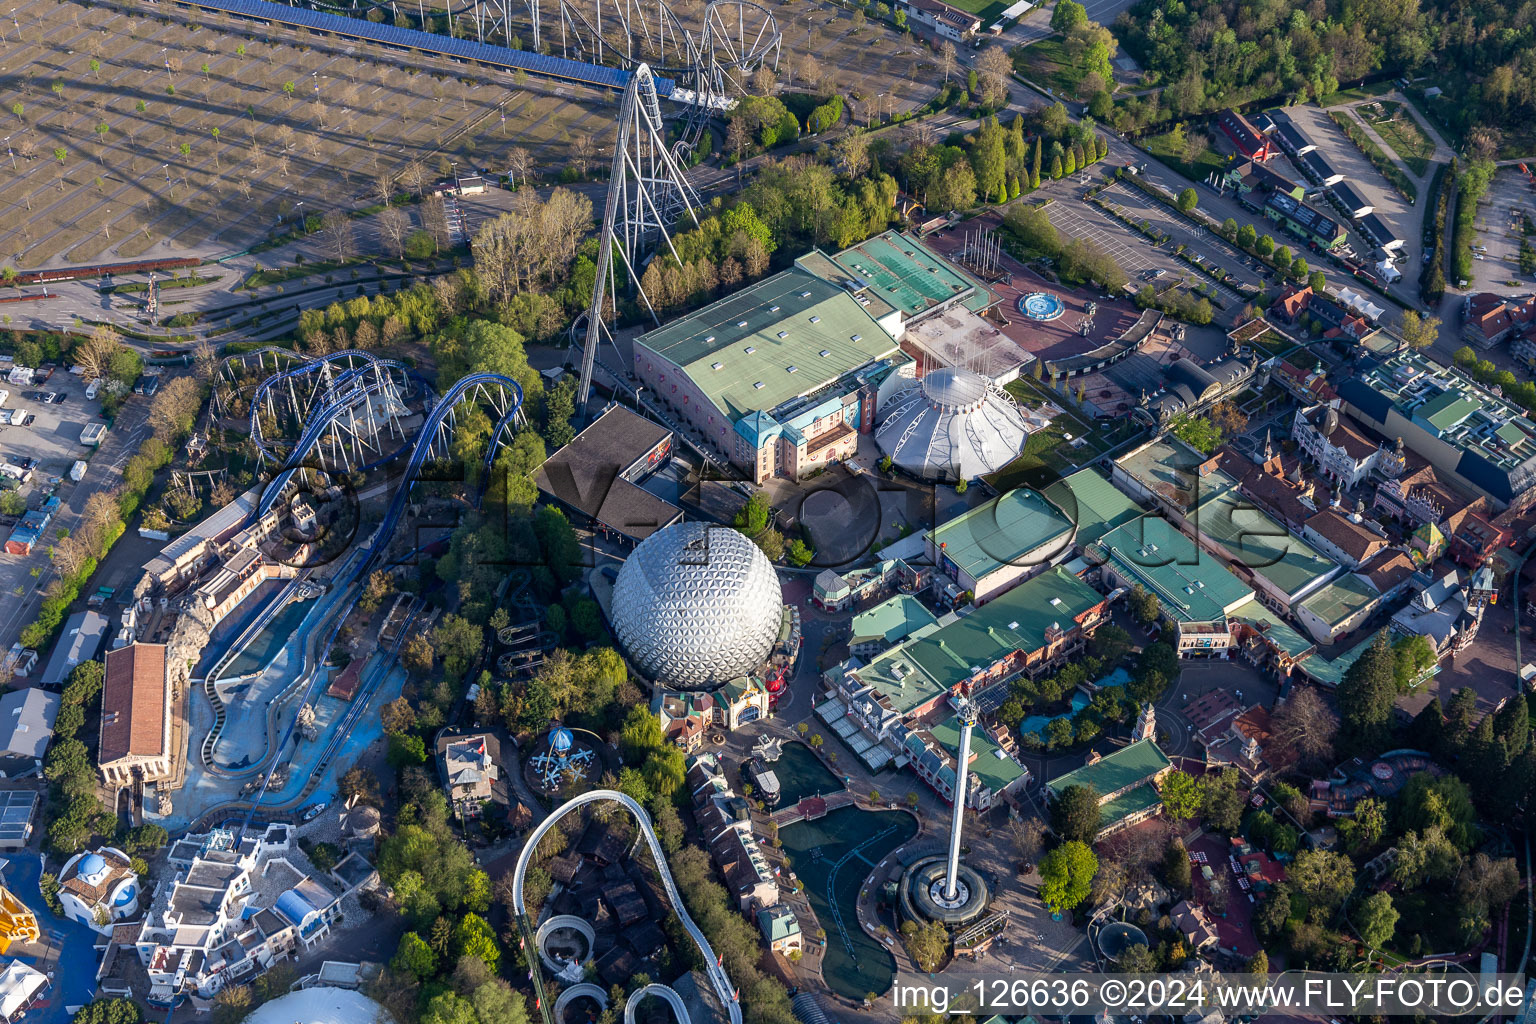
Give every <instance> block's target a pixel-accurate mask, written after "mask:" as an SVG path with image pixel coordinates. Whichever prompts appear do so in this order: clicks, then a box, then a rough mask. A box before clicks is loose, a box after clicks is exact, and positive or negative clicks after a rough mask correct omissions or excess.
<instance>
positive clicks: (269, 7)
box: [175, 0, 676, 99]
mask: <svg viewBox="0 0 1536 1024" xmlns="http://www.w3.org/2000/svg"><path fill="white" fill-rule="evenodd" d="M175 2H176V3H177V5H178V6H181V7H187V8H191V9H192V10H197V11H208V12H211V13H218V14H231V15H234V16H236V17H239V18H248V19H252V20H255V21H263V22H270V23H274V24H278V25H284V26H287V27H289V28H304V29H309V30H310V31H313V32H325V33H328V34H330V35H334V36H340V37H343V38H346V39H349V40H353V41H356V42H363V43H370V44H374V45H377V46H387V47H390V48H391V49H396V50H403V51H408V50H419V51H421V52H422V53H430V54H434V55H436V56H439V57H448V58H451V59H454V60H471V61H475V62H476V63H479V64H485V65H489V66H490V67H494V68H501V69H503V70H505V71H508V72H514V71H519V70H521V71H526V72H528V73H529V74H532V75H543V76H545V77H547V78H556V79H559V80H561V81H566V82H578V83H580V84H582V85H592V86H597V87H599V88H603V89H616V90H622V89H623V88H624V87H625V86H627V85H628V84H629V80H630V77H631V73H630V72H629V71H625V70H623V69H621V68H609V67H603V66H602V65H600V64H588V63H586V62H585V61H579V60H570V59H568V58H565V57H549V56H545V55H544V54H540V53H531V52H529V51H526V50H513V49H509V48H507V47H505V46H495V45H493V44H491V43H480V42H475V41H473V40H469V39H454V38H453V37H451V36H441V35H437V34H436V33H433V32H422V31H420V30H419V29H412V28H396V27H395V26H393V25H386V24H382V23H375V22H372V21H367V20H365V19H362V18H349V17H345V16H343V15H339V14H327V13H325V12H323V11H311V10H306V9H304V8H302V7H289V6H288V5H287V4H280V3H270V2H268V0H175ZM675 88H676V83H675V82H674V81H673V80H671V79H669V78H658V79H656V93H657V95H659V96H661V97H662V98H663V99H665V98H668V97H670V96H671V95H672V92H673V90H674V89H675Z"/></svg>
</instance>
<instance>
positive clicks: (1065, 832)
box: [1051, 719, 1100, 843]
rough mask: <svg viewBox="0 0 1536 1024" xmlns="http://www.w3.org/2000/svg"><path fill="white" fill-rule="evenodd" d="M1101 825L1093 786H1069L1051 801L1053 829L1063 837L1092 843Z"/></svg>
mask: <svg viewBox="0 0 1536 1024" xmlns="http://www.w3.org/2000/svg"><path fill="white" fill-rule="evenodd" d="M1058 721H1059V719H1058ZM1099 825H1100V811H1099V794H1098V793H1097V792H1095V791H1094V789H1093V787H1092V786H1080V785H1079V786H1068V787H1067V788H1066V789H1064V790H1062V791H1061V794H1060V795H1059V796H1057V797H1056V799H1054V800H1052V801H1051V829H1052V830H1053V831H1054V832H1055V833H1056V834H1057V835H1058V836H1060V837H1061V838H1062V839H1064V840H1067V841H1068V842H1072V841H1076V842H1081V843H1092V842H1093V841H1094V839H1095V838H1096V837H1097V836H1098V834H1099Z"/></svg>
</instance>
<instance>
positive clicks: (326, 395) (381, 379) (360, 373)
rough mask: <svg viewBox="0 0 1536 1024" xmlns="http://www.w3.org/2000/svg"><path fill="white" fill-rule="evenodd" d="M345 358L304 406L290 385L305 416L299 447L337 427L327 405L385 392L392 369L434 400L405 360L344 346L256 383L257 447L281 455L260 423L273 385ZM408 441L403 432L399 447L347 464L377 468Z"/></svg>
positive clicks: (341, 405) (341, 406)
mask: <svg viewBox="0 0 1536 1024" xmlns="http://www.w3.org/2000/svg"><path fill="white" fill-rule="evenodd" d="M280 351H281V350H280ZM354 360H361V361H362V365H361V366H353V365H352V363H353V361H354ZM341 362H345V363H346V364H347V365H346V366H345V367H343V368H341V369H340V370H339V371H338V372H337V374H336V376H335V377H334V378H333V379H331V380H329V381H327V382H326V385H325V387H324V388H321V389H319V391H318V392H317V393H316V395H315V396H314V398H313V399H312V400H311V401H310V402H309V403H308V404H307V406H306V407H305V408H303V409H302V410H301V409H299V408H298V406H299V405H300V404H302V403H299V402H298V401H297V398H296V396H292V392H291V391H290V395H291V405H292V411H293V412H295V413H297V414H300V415H301V416H302V418H303V419H304V422H305V429H304V432H303V434H302V435H301V436H300V438H299V442H298V445H297V447H296V449H295V450H296V451H298V452H301V453H307V452H309V451H310V450H312V449H313V448H314V446H315V444H316V443H318V441H319V439H320V437H321V436H323V435H324V433H325V432H326V431H328V430H332V429H334V428H335V427H336V416H330V417H327V416H325V415H324V413H325V411H326V410H328V409H332V408H335V409H336V410H338V412H337V414H336V415H340V412H342V411H345V410H346V409H348V408H351V407H354V406H356V405H358V404H359V403H361V402H363V401H364V400H366V399H368V398H370V397H372V396H375V395H380V394H384V393H386V392H387V391H388V390H389V386H390V372H391V371H394V372H396V373H398V374H400V375H401V376H402V377H403V378H404V379H405V380H406V381H407V382H408V383H409V384H411V385H413V386H415V387H418V388H420V389H421V391H422V394H423V395H425V396H426V400H427V404H428V405H431V404H432V400H433V397H434V396H433V392H432V388H431V386H430V385H429V384H428V383H427V382H426V380H425V378H423V377H422V376H421V375H420V374H418V373H416V371H415V370H413V369H411V368H410V367H409V366H407V365H406V364H404V363H402V362H399V361H397V360H394V359H379V358H378V357H376V356H374V355H373V354H372V353H370V352H365V351H362V350H360V349H344V350H342V351H340V352H332V353H330V354H329V355H325V356H321V357H319V358H316V359H310V360H306V361H305V362H302V363H299V364H298V365H296V366H291V367H289V368H288V369H286V370H279V371H277V372H276V373H273V374H272V375H271V376H269V377H267V378H265V379H263V380H262V382H261V383H260V384H258V385H257V386H256V391H255V392H254V393H253V394H252V396H251V409H250V434H251V439H252V440H253V441H254V442H255V443H256V447H257V449H258V451H259V452H260V453H261V456H262V457H263V458H264V459H274V460H276V459H279V458H280V457H279V455H278V453H277V452H275V451H273V449H272V447H271V444H270V442H269V439H267V438H266V437H264V436H263V434H262V429H261V418H260V416H261V411H262V409H263V408H264V407H266V408H269V409H270V405H271V397H272V393H273V391H274V390H277V389H279V388H281V387H282V386H283V385H285V384H286V385H289V386H290V388H291V386H292V384H293V383H294V382H295V381H299V380H303V379H304V378H307V377H312V376H314V375H315V374H317V373H323V372H326V371H327V369H328V368H329V367H331V366H332V364H335V363H341ZM408 444H409V442H408V441H407V440H406V439H405V438H404V437H403V436H402V443H401V445H400V446H399V447H398V448H395V449H394V450H392V451H388V452H384V453H382V454H380V455H379V456H378V457H376V458H374V459H371V460H367V461H360V462H359V464H357V465H355V466H354V465H348V466H345V467H343V468H345V469H346V470H347V471H348V472H367V471H369V470H373V469H377V468H379V467H380V466H382V465H384V464H385V463H388V462H393V461H394V460H395V459H398V458H399V457H400V456H402V455H404V454H405V452H406V449H407V447H408ZM288 462H289V465H286V466H285V467H284V468H285V469H289V470H291V469H292V468H294V467H295V466H296V465H297V463H295V462H294V461H293V456H292V455H291V454H290V456H289V459H288ZM326 468H329V467H326ZM282 482H283V483H286V482H287V477H284V478H283V479H282ZM262 512H263V513H265V512H266V509H265V508H263V509H262Z"/></svg>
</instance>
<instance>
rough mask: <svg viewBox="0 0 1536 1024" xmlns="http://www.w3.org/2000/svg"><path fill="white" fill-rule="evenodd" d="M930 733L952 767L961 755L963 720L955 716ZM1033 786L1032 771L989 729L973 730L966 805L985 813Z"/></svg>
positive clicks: (933, 728) (932, 729) (930, 730)
mask: <svg viewBox="0 0 1536 1024" xmlns="http://www.w3.org/2000/svg"><path fill="white" fill-rule="evenodd" d="M928 733H929V735H930V736H932V737H933V739H934V741H935V742H937V743H938V745H939V747H940V748H942V750H943V751H944V754H945V755H946V756H947V757H948V758H949V761H950V763H951V764H954V763H955V760H956V758H958V757H959V756H960V720H959V718H957V717H956V716H954V715H951V716H950V717H948V718H946V719H944V720H943V721H942V722H939V723H938V724H937V725H934V726H932V727H930V728H929V730H928ZM1027 785H1029V769H1028V768H1025V767H1024V766H1023V765H1022V764H1019V762H1017V761H1015V760H1014V759H1013V758H1012V757H1011V756H1009V754H1008V752H1007V751H1006V750H1004V749H1002V748H1001V747H999V746H998V745H997V743H996V742H994V741H993V739H992V737H991V736H989V735H988V734H987V731H986V730H985V729H982V728H980V727H977V728H975V729H973V730H971V760H970V771H969V774H968V777H967V782H966V800H965V802H966V804H967V805H968V806H971V807H974V808H976V809H977V810H980V811H985V810H987V809H988V808H990V807H995V806H996V805H997V802H998V801H999V800H1002V799H1003V797H1005V796H1006V795H1007V794H1009V793H1012V792H1014V791H1016V790H1018V789H1020V788H1022V787H1024V786H1027Z"/></svg>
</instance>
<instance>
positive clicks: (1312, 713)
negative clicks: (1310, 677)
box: [1266, 687, 1339, 763]
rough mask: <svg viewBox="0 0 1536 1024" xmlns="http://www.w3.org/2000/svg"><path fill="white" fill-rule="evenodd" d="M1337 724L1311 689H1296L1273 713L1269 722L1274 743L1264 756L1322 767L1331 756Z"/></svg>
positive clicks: (1331, 713)
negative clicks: (1320, 765)
mask: <svg viewBox="0 0 1536 1024" xmlns="http://www.w3.org/2000/svg"><path fill="white" fill-rule="evenodd" d="M1338 729H1339V720H1338V718H1337V717H1336V716H1335V715H1334V713H1333V711H1332V710H1330V709H1329V707H1328V705H1327V703H1325V702H1324V700H1323V698H1322V697H1321V696H1319V695H1318V693H1317V691H1316V690H1314V689H1312V688H1311V687H1296V688H1295V689H1293V690H1292V691H1291V695H1290V696H1289V697H1287V698H1286V699H1285V700H1284V701H1282V702H1281V703H1280V705H1279V707H1277V708H1276V709H1275V713H1274V715H1273V716H1272V717H1271V719H1270V731H1271V733H1272V735H1273V737H1274V743H1273V744H1272V746H1271V747H1270V748H1269V749H1268V750H1266V753H1267V754H1268V753H1271V751H1273V752H1274V753H1280V754H1282V755H1283V756H1284V757H1285V758H1287V759H1299V760H1300V761H1302V762H1315V763H1322V762H1325V761H1328V760H1329V759H1331V758H1332V756H1333V739H1334V736H1335V734H1337V732H1338Z"/></svg>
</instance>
